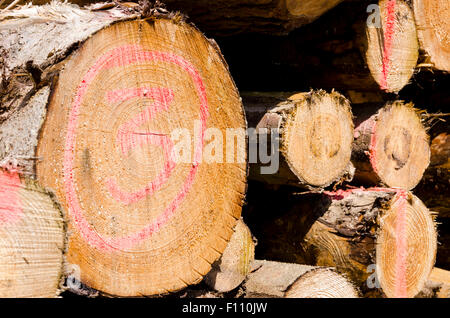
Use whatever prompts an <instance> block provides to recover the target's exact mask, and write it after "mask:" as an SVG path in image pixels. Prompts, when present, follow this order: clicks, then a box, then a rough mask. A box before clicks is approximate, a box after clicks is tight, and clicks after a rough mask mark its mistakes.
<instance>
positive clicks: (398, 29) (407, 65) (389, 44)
mask: <svg viewBox="0 0 450 318" xmlns="http://www.w3.org/2000/svg"><path fill="white" fill-rule="evenodd" d="M379 7H380V21H379V23H380V25H368V26H367V28H366V38H367V46H366V52H365V56H366V60H367V65H368V66H369V69H370V71H371V73H372V76H373V78H374V79H375V81H376V82H377V83H378V85H380V87H381V89H383V90H385V91H387V92H398V91H400V90H401V89H402V88H403V87H404V86H405V85H406V84H407V83H408V82H409V80H410V78H411V76H412V75H413V73H414V69H415V67H416V65H417V59H418V57H419V43H418V40H417V32H416V25H415V21H414V13H413V10H412V9H411V7H410V6H409V4H408V3H407V2H406V1H404V0H381V1H379Z"/></svg>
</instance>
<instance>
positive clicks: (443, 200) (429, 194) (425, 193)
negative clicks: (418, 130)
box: [416, 132, 450, 217]
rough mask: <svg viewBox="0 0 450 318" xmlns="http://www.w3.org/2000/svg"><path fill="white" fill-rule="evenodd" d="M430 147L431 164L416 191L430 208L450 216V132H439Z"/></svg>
mask: <svg viewBox="0 0 450 318" xmlns="http://www.w3.org/2000/svg"><path fill="white" fill-rule="evenodd" d="M430 149H431V160H430V166H429V167H428V169H427V170H426V171H425V173H424V176H423V178H422V180H421V182H420V183H419V185H418V187H417V188H416V193H417V195H418V196H419V197H420V198H421V200H422V201H423V202H424V203H425V204H426V205H427V207H428V208H429V209H430V210H432V211H436V212H438V213H439V217H450V197H449V195H448V194H449V193H450V134H449V133H445V132H444V133H441V134H439V135H438V136H437V137H436V138H434V139H433V141H432V142H431V147H430Z"/></svg>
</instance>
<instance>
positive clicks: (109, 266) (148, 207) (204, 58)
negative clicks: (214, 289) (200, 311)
mask: <svg viewBox="0 0 450 318" xmlns="http://www.w3.org/2000/svg"><path fill="white" fill-rule="evenodd" d="M149 14H150V13H149ZM149 17H151V18H152V19H145V18H144V19H142V18H141V14H138V13H136V12H130V11H129V10H126V9H123V8H121V7H113V8H110V9H105V10H97V11H93V10H85V9H80V8H79V7H77V6H73V5H69V4H61V3H57V2H52V3H51V4H49V5H45V6H43V7H37V6H30V7H23V8H21V9H19V10H13V11H9V10H7V11H6V12H2V14H1V15H0V25H1V28H0V39H1V40H0V43H1V46H2V50H3V51H2V52H3V53H2V80H3V81H2V88H3V90H2V115H3V117H2V119H3V120H2V123H1V127H0V136H1V138H0V139H1V143H0V153H1V159H2V161H3V162H4V163H10V164H12V165H15V166H17V167H18V169H20V171H21V172H22V173H24V174H31V175H33V176H34V177H35V178H36V180H37V181H38V182H39V184H40V185H41V186H43V187H45V188H47V189H49V190H51V191H52V192H53V193H54V194H55V197H56V199H57V201H58V202H59V203H60V204H61V207H62V209H63V210H64V211H65V212H66V213H67V218H68V221H69V224H68V226H69V228H68V233H70V235H69V236H68V247H67V255H66V257H67V262H68V264H70V265H74V266H77V267H79V270H80V280H81V283H83V284H85V285H87V286H88V287H90V288H93V289H96V290H98V291H100V292H101V293H104V294H110V295H117V296H138V295H154V294H161V293H167V292H170V291H176V290H180V289H182V288H184V287H186V286H188V285H191V284H195V283H198V282H200V281H201V280H202V279H203V277H204V275H206V274H207V273H208V272H209V270H210V269H211V264H212V263H213V262H214V261H216V260H217V259H218V258H219V257H220V256H221V254H222V253H223V251H224V249H225V247H226V245H227V242H228V241H229V239H230V237H231V235H232V233H233V227H234V225H235V224H236V220H237V219H238V218H239V216H240V214H241V206H242V204H243V198H244V193H245V190H246V165H247V164H246V158H245V156H246V151H245V149H237V152H239V153H243V154H244V157H243V160H242V162H233V163H225V164H222V163H210V164H202V163H201V162H200V160H201V150H202V148H203V146H204V144H205V142H206V140H205V138H204V134H205V130H206V128H207V126H208V127H215V128H218V129H221V130H224V131H225V129H226V128H239V129H244V128H245V117H244V110H243V107H242V103H241V101H240V99H239V94H238V92H237V89H236V87H235V85H234V83H233V81H232V79H231V77H230V75H229V72H228V69H227V66H226V64H225V63H224V59H223V57H222V55H221V53H220V51H219V50H218V48H217V46H216V45H214V42H211V41H209V40H208V39H206V38H205V37H204V36H203V35H202V33H201V32H199V31H198V30H197V29H196V28H194V27H192V26H190V25H189V24H187V23H185V22H183V21H182V20H181V19H180V18H179V17H178V16H176V15H172V14H167V15H159V16H155V15H150V16H149ZM174 129H183V130H185V131H188V132H189V133H190V135H191V136H195V137H194V138H195V139H194V142H193V150H192V152H191V155H192V160H189V161H188V162H186V163H184V162H181V163H176V162H175V161H174V160H173V158H172V157H171V151H172V149H173V148H174V143H173V141H172V140H171V139H170V138H169V137H167V136H170V134H171V132H172V131H173V130H174ZM194 129H197V130H198V131H197V132H194ZM189 143H191V141H190V140H189ZM238 147H242V146H241V145H240V144H239V145H238ZM187 150H190V149H186V151H187ZM42 213H43V212H42ZM39 225H42V224H41V223H37V224H36V226H39ZM2 252H3V251H2ZM2 272H3V271H2Z"/></svg>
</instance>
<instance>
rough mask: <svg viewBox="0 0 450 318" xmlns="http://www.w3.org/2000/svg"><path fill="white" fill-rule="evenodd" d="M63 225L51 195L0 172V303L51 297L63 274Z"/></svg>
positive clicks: (12, 173)
mask: <svg viewBox="0 0 450 318" xmlns="http://www.w3.org/2000/svg"><path fill="white" fill-rule="evenodd" d="M64 249H65V222H64V219H63V215H62V211H61V209H60V207H59V205H58V204H57V203H56V202H55V201H54V200H53V197H52V196H51V194H49V193H48V192H47V191H46V190H44V189H43V188H41V187H40V186H39V185H38V184H37V183H36V182H35V181H34V180H31V179H29V178H25V177H22V176H19V174H18V172H17V171H6V170H3V169H0V297H2V298H4V297H5V298H6V297H14V298H22V297H39V298H41V297H56V296H58V294H59V293H60V291H61V287H62V283H63V281H61V278H62V277H63V274H64V264H63V253H64Z"/></svg>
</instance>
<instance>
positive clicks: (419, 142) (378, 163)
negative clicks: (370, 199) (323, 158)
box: [352, 101, 430, 190]
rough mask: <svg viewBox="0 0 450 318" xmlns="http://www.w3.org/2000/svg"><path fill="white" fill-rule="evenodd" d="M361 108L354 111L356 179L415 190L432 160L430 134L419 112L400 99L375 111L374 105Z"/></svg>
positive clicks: (353, 160)
mask: <svg viewBox="0 0 450 318" xmlns="http://www.w3.org/2000/svg"><path fill="white" fill-rule="evenodd" d="M361 108H362V109H360V110H359V111H358V110H355V113H357V115H356V118H357V119H356V124H355V126H356V128H355V141H354V143H353V152H352V162H353V164H354V166H355V168H356V171H355V180H356V181H358V182H360V183H363V184H368V185H376V184H379V183H381V184H384V185H386V186H388V187H398V188H403V189H407V190H410V189H413V188H414V187H415V186H416V185H417V184H418V183H419V181H420V180H421V178H422V176H423V173H424V172H425V169H426V168H427V167H428V165H429V163H430V148H429V137H428V134H427V132H426V130H425V128H424V126H423V124H422V122H421V118H420V116H419V115H418V111H417V110H415V109H414V108H413V107H412V105H411V104H404V103H403V102H401V101H396V102H392V103H388V104H387V105H386V106H384V107H383V108H381V109H379V110H378V111H376V113H375V111H373V107H369V106H365V107H364V108H363V107H361ZM371 112H372V114H373V115H371V116H370V113H371ZM358 113H359V114H358ZM367 113H369V114H367ZM369 116H370V117H369Z"/></svg>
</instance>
